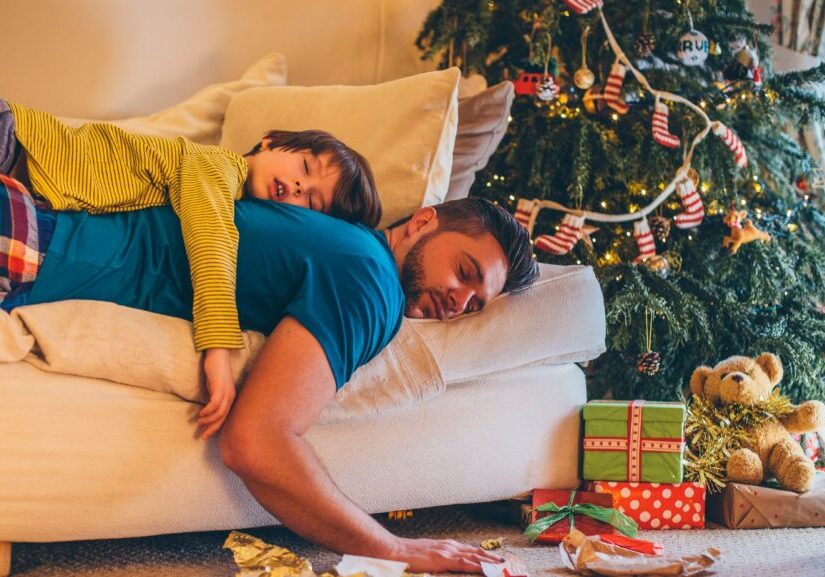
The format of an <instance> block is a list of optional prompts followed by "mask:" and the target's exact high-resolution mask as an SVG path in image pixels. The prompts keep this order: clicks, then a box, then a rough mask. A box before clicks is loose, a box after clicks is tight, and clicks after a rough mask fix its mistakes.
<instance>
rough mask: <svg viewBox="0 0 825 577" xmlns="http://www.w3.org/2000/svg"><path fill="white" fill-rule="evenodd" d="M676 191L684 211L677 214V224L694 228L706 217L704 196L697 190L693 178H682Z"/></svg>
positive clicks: (681, 226)
mask: <svg viewBox="0 0 825 577" xmlns="http://www.w3.org/2000/svg"><path fill="white" fill-rule="evenodd" d="M676 192H677V194H678V195H679V200H680V201H682V208H684V211H683V212H680V213H679V214H677V215H676V218H675V220H676V226H677V227H679V228H693V227H695V226H699V224H700V223H701V222H702V220H704V218H705V205H704V203H703V202H702V197H701V196H699V192H698V191H697V190H696V184H695V183H694V182H693V179H691V178H685V179H684V180H680V181H679V182H678V183H677V184H676Z"/></svg>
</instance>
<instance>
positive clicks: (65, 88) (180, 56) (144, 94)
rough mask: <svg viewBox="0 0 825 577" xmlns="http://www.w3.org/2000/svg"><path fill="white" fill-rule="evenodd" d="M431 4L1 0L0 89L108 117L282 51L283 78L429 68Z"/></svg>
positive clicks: (394, 74)
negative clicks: (424, 41) (425, 45)
mask: <svg viewBox="0 0 825 577" xmlns="http://www.w3.org/2000/svg"><path fill="white" fill-rule="evenodd" d="M439 4H440V2H439V0H343V1H342V0H300V1H296V0H0V22H2V25H3V56H4V58H3V70H2V73H0V96H2V97H5V98H9V99H13V100H18V101H20V102H21V103H24V104H27V105H29V106H34V107H39V108H43V109H45V110H49V111H51V112H53V113H55V114H60V115H65V116H79V117H93V118H115V117H121V116H129V115H134V114H144V113H148V112H152V111H155V110H158V109H160V108H163V107H165V106H167V105H170V104H173V103H175V102H178V101H179V100H181V99H183V98H185V97H186V96H188V95H189V94H191V93H192V92H194V91H196V90H197V89H199V88H201V87H203V86H205V85H207V84H209V83H212V82H217V81H226V80H231V79H234V78H237V77H238V76H240V74H242V73H243V71H244V70H245V69H246V68H247V67H248V66H249V65H250V64H251V63H252V62H254V61H255V60H256V59H257V58H259V57H260V56H262V55H264V54H266V53H268V52H272V51H276V52H281V53H283V54H285V55H286V56H287V58H288V65H289V83H290V84H293V85H300V84H369V83H374V82H380V81H384V80H389V79H393V78H398V77H401V76H406V75H409V74H415V73H417V72H423V71H425V70H430V69H432V68H433V66H432V64H431V63H422V62H420V60H419V58H418V55H419V54H418V51H417V49H416V48H415V46H414V44H413V41H414V39H415V36H416V34H417V33H418V30H419V29H420V27H421V24H422V23H423V21H424V18H425V17H426V15H427V13H428V12H429V11H430V10H431V9H432V8H433V7H435V6H438V5H439Z"/></svg>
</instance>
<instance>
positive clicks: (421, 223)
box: [404, 206, 438, 237]
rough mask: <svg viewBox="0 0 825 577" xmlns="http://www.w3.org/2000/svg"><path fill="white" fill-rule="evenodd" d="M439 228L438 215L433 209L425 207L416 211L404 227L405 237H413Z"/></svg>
mask: <svg viewBox="0 0 825 577" xmlns="http://www.w3.org/2000/svg"><path fill="white" fill-rule="evenodd" d="M437 226H438V214H437V213H436V211H435V209H434V208H433V207H431V206H425V207H423V208H419V209H418V210H416V211H415V214H413V215H412V217H410V220H408V221H407V224H405V225H404V236H407V237H413V236H416V235H417V234H419V233H422V232H430V231H431V230H435V228H436V227H437Z"/></svg>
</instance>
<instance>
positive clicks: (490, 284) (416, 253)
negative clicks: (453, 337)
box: [401, 230, 507, 320]
mask: <svg viewBox="0 0 825 577" xmlns="http://www.w3.org/2000/svg"><path fill="white" fill-rule="evenodd" d="M506 280H507V257H506V255H505V254H504V251H503V250H502V248H501V245H500V244H499V243H498V241H497V240H496V239H495V237H494V236H493V235H492V234H490V233H484V234H483V235H481V236H479V237H475V238H474V237H471V236H468V235H466V234H462V233H460V232H441V231H438V230H434V231H431V232H427V233H424V234H423V235H422V236H420V237H419V239H418V241H417V242H416V244H415V245H413V246H412V248H411V249H410V251H409V252H408V253H407V255H406V257H405V258H404V261H403V263H402V266H401V286H402V288H403V290H404V295H405V297H406V300H407V303H406V310H405V315H406V316H408V317H411V318H415V319H440V320H444V319H449V318H453V317H456V316H459V315H461V314H464V313H469V312H475V311H478V310H481V309H482V308H484V306H485V305H486V304H487V303H488V302H490V300H492V299H493V298H494V297H495V296H497V295H498V294H500V293H501V291H502V289H503V287H504V283H505V281H506Z"/></svg>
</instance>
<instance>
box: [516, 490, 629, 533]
mask: <svg viewBox="0 0 825 577" xmlns="http://www.w3.org/2000/svg"><path fill="white" fill-rule="evenodd" d="M575 497H576V491H570V499H569V500H568V501H567V505H563V506H561V507H559V506H558V505H556V504H555V503H545V504H544V505H539V506H538V507H536V511H542V512H549V513H550V514H549V515H548V516H547V517H542V518H541V519H539V520H537V521H536V522H535V523H530V525H528V526H527V529H525V530H524V534H525V535H527V537H529V538H530V541H535V540H536V538H537V537H538V536H539V535H541V534H542V533H544V532H545V531H546V530H547V529H549V528H550V527H552V526H553V525H555V524H556V523H558V522H559V521H561V520H562V519H564V518H565V517H567V520H568V522H569V523H570V529H571V530H572V529H573V526H574V522H573V516H574V515H587V516H588V517H590V518H592V519H595V520H596V521H601V522H602V523H608V524H609V525H612V526H614V527H616V529H618V530H619V531H620V532H621V533H623V534H624V535H627V536H628V537H635V536H636V532H637V531H638V530H639V526H638V525H637V524H636V521H634V520H633V519H631V518H630V517H628V516H627V515H625V514H624V513H621V512H619V511H617V510H616V509H611V508H608V507H602V506H600V505H593V504H592V503H578V504H576V505H574V504H573V499H574V498H575Z"/></svg>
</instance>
